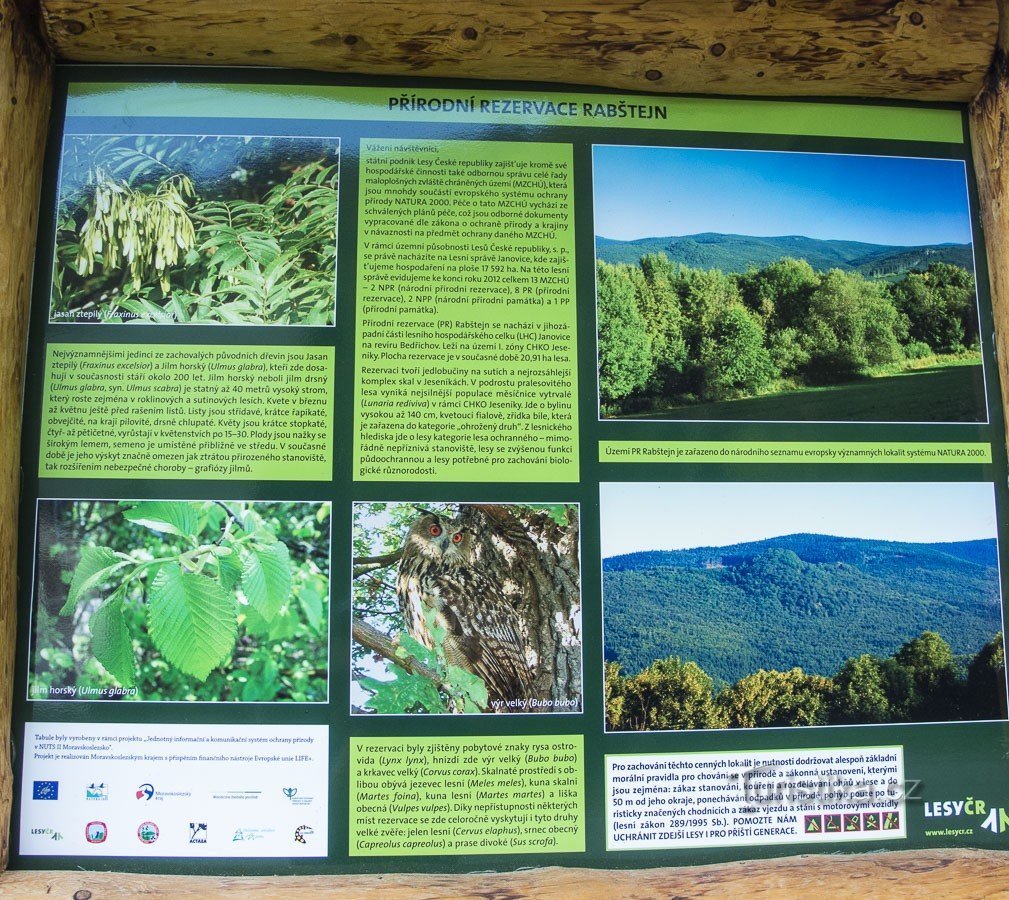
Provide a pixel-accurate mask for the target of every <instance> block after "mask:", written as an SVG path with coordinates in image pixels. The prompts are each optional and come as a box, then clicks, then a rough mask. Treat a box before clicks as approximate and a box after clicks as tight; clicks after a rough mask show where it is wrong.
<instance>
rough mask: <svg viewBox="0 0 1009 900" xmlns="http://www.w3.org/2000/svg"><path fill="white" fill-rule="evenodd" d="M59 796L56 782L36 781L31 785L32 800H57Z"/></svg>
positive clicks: (58, 787)
mask: <svg viewBox="0 0 1009 900" xmlns="http://www.w3.org/2000/svg"><path fill="white" fill-rule="evenodd" d="M59 796H60V783H59V782H58V781H36V782H34V783H33V784H32V800H57V799H58V798H59Z"/></svg>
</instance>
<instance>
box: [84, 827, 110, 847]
mask: <svg viewBox="0 0 1009 900" xmlns="http://www.w3.org/2000/svg"><path fill="white" fill-rule="evenodd" d="M84 836H85V837H86V838H87V840H88V843H89V844H101V843H104V841H105V838H107V837H108V836H109V829H108V827H107V826H106V825H105V823H104V822H88V824H87V825H86V826H85V827H84Z"/></svg>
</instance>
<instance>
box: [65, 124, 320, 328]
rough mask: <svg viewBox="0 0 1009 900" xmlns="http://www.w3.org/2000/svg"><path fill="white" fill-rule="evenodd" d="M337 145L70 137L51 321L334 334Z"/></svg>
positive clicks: (311, 140)
mask: <svg viewBox="0 0 1009 900" xmlns="http://www.w3.org/2000/svg"><path fill="white" fill-rule="evenodd" d="M339 171H340V142H339V140H338V139H336V138H315V137H234V136H210V135H202V136H187V135H171V134H145V135H68V136H67V137H66V139H65V141H64V144H63V154H62V157H61V160H60V188H59V203H58V208H57V223H56V251H55V262H54V268H53V286H52V304H51V309H50V321H52V322H62V323H73V322H140V323H156V324H187V323H193V324H213V323H223V324H226V325H332V324H333V312H334V305H335V278H336V225H337V205H338V196H339Z"/></svg>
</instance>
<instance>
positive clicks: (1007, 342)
mask: <svg viewBox="0 0 1009 900" xmlns="http://www.w3.org/2000/svg"><path fill="white" fill-rule="evenodd" d="M999 4H1000V6H1001V7H1002V8H1003V14H1002V20H1001V21H1002V24H1001V29H1000V31H999V38H998V46H997V47H996V49H995V55H994V59H993V60H992V65H991V69H990V70H989V72H988V76H987V78H986V80H985V85H984V88H983V90H982V91H981V93H980V94H978V96H977V98H976V99H975V101H974V103H973V104H971V108H970V135H971V144H972V149H973V154H974V168H975V172H976V176H977V189H978V199H979V201H980V206H981V210H980V212H981V227H982V228H983V230H984V243H985V251H986V252H987V254H988V275H989V278H990V284H991V303H992V315H993V316H994V319H995V350H996V357H997V360H998V368H999V379H1000V381H1001V385H1002V409H1003V412H1004V413H1005V414H1006V421H1009V146H1007V145H1006V138H1007V130H1006V129H1007V119H1009V0H999Z"/></svg>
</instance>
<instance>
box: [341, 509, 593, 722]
mask: <svg viewBox="0 0 1009 900" xmlns="http://www.w3.org/2000/svg"><path fill="white" fill-rule="evenodd" d="M578 529H579V515H578V506H577V504H570V503H561V504H558V503H441V502H438V503H434V502H432V503H412V502H360V503H355V504H354V513H353V554H354V556H353V566H354V568H353V585H352V589H351V590H352V594H351V599H352V606H353V610H352V623H351V629H352V635H353V648H352V651H351V656H352V673H351V675H352V684H351V697H350V702H351V712H352V713H353V714H355V715H376V714H385V715H398V714H404V713H406V714H420V715H424V714H446V713H448V714H484V713H489V714H505V713H571V712H581V709H582V640H581V576H580V562H579V532H578Z"/></svg>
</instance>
